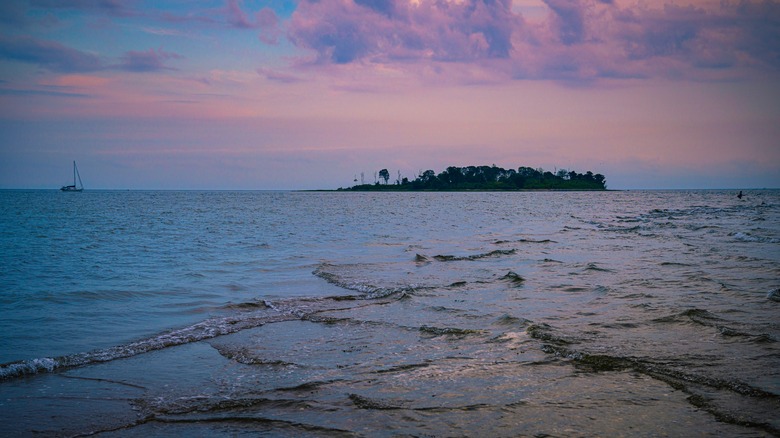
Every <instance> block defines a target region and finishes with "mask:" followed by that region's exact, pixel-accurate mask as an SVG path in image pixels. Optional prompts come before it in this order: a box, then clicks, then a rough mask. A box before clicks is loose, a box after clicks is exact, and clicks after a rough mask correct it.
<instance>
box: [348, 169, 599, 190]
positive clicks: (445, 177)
mask: <svg viewBox="0 0 780 438" xmlns="http://www.w3.org/2000/svg"><path fill="white" fill-rule="evenodd" d="M375 175H376V174H375ZM362 179H363V177H362V174H361V180H362ZM375 179H376V177H375ZM355 182H357V178H355ZM361 182H362V181H361ZM606 188H607V181H606V178H605V177H604V175H602V174H600V173H597V174H593V172H591V171H587V172H585V173H577V172H575V171H573V170H571V171H569V170H566V169H559V170H557V171H556V172H555V173H553V172H550V171H545V170H544V169H542V168H538V169H534V168H531V167H519V168H518V169H517V170H515V169H503V168H501V167H497V166H496V165H495V164H494V165H492V166H466V167H458V166H450V167H448V168H447V169H445V170H444V171H442V172H441V173H439V174H436V172H434V171H433V170H426V171H421V172H420V173H419V175H418V176H417V178H415V179H414V180H411V181H410V180H409V179H408V178H401V175H400V172H399V173H398V178H397V179H396V180H395V181H393V182H392V183H391V182H390V172H389V171H388V170H387V169H382V170H380V171H379V179H378V180H376V181H375V182H374V183H373V184H365V183H361V184H358V185H355V186H352V187H350V188H347V189H339V190H352V191H382V190H384V191H426V190H427V191H449V190H606Z"/></svg>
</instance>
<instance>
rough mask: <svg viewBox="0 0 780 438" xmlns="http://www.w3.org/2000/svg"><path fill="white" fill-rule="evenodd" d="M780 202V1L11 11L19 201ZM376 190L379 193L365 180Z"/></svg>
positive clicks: (5, 61) (184, 1)
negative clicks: (115, 193) (450, 173)
mask: <svg viewBox="0 0 780 438" xmlns="http://www.w3.org/2000/svg"><path fill="white" fill-rule="evenodd" d="M73 160H75V161H77V163H78V167H79V171H80V175H81V178H82V180H83V183H84V185H85V186H86V188H87V189H245V190H278V189H335V188H338V187H349V186H351V185H353V184H354V180H355V179H361V178H363V179H364V180H365V181H366V182H374V180H375V178H376V177H375V174H376V173H377V172H378V171H379V170H380V169H388V170H389V172H390V174H391V175H392V176H393V177H396V176H397V175H398V172H400V174H401V176H402V177H407V178H409V179H413V178H415V177H416V176H417V175H419V174H420V173H421V172H422V171H424V170H427V169H432V170H434V171H436V172H437V173H438V172H441V171H442V170H444V169H445V168H446V167H448V166H469V165H494V164H495V165H497V166H499V167H503V168H506V169H509V168H514V169H517V168H518V167H521V166H527V167H534V168H540V167H541V168H543V169H545V170H550V171H553V172H554V171H556V170H559V169H562V168H563V169H568V170H574V171H577V172H579V173H584V172H586V171H588V170H590V171H593V172H594V173H601V174H603V175H605V176H606V180H607V186H608V188H611V189H642V188H647V189H667V188H680V189H683V188H739V189H749V188H765V187H767V188H778V187H780V2H778V1H769V0H759V1H752V0H733V1H732V0H318V1H315V0H214V1H189V0H3V1H2V2H0V188H3V189H11V188H43V189H45V188H53V189H56V188H58V187H59V186H61V185H65V184H70V183H71V182H72V164H71V163H72V161H73ZM361 174H362V177H361Z"/></svg>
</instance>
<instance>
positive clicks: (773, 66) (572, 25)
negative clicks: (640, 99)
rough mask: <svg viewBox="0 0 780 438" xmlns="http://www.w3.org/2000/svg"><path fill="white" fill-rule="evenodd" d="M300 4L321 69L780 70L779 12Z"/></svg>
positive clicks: (308, 0)
mask: <svg viewBox="0 0 780 438" xmlns="http://www.w3.org/2000/svg"><path fill="white" fill-rule="evenodd" d="M544 4H546V6H547V8H548V14H547V15H546V17H544V18H543V19H541V20H530V19H526V18H525V17H524V16H523V14H522V12H521V11H516V10H515V9H513V5H512V2H511V1H510V0H460V1H456V0H417V1H409V0H354V1H342V0H337V1H313V0H302V1H301V2H300V3H299V4H298V8H297V10H296V11H295V13H294V14H293V16H292V19H291V20H290V23H289V27H288V32H289V38H290V40H291V41H292V42H293V43H294V44H296V45H297V46H299V47H301V48H305V49H309V50H311V51H313V52H314V53H315V54H316V56H315V60H314V63H315V64H319V65H322V64H342V65H343V64H355V63H363V64H366V63H369V64H396V65H401V66H404V65H405V66H407V67H410V66H414V65H418V64H420V63H428V64H433V63H471V64H478V65H481V66H483V67H485V68H489V69H491V70H493V71H494V73H495V74H497V75H503V76H504V77H511V78H515V79H545V78H551V79H574V80H588V79H595V78H614V77H631V78H643V77H687V78H698V79H722V78H730V77H733V76H734V75H740V74H742V73H743V70H745V69H753V70H755V69H758V70H761V71H771V72H776V71H777V70H778V68H779V67H780V26H779V25H778V23H780V4H778V3H775V2H768V1H766V2H760V3H751V2H740V3H733V4H732V3H727V2H724V3H722V4H719V5H717V6H708V7H706V8H705V7H704V6H702V7H694V6H675V5H674V4H671V3H669V4H664V5H660V6H659V5H658V4H656V5H654V7H646V6H637V5H633V6H628V5H625V6H623V5H619V4H618V3H617V2H616V1H613V0H544Z"/></svg>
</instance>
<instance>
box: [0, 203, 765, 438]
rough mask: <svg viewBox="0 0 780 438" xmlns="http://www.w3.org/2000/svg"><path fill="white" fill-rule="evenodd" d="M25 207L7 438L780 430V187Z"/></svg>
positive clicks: (15, 229) (4, 412)
mask: <svg viewBox="0 0 780 438" xmlns="http://www.w3.org/2000/svg"><path fill="white" fill-rule="evenodd" d="M746 194H747V196H746V197H745V198H743V199H742V200H739V199H737V198H736V196H735V194H734V193H732V192H728V191H665V192H660V191H658V192H656V191H632V192H575V193H565V192H519V193H476V192H474V193H333V192H319V193H306V192H112V191H105V192H103V191H91V192H90V191H86V192H83V193H59V192H54V191H0V201H1V202H0V248H2V252H1V253H0V311H1V312H2V318H0V331H1V332H2V333H3V336H2V337H0V363H3V364H4V365H2V367H0V379H2V380H0V423H1V425H0V434H3V435H8V434H30V433H33V432H35V433H41V434H43V435H83V434H91V433H102V434H105V435H119V436H141V435H150V434H151V435H196V436H197V435H200V436H211V435H231V436H232V435H236V434H242V433H249V434H271V435H296V436H300V435H312V436H322V435H337V436H341V435H344V436H362V435H370V436H397V435H413V436H453V435H460V436H476V435H485V434H488V435H492V436H517V435H545V434H546V435H551V436H571V435H585V436H591V435H601V436H606V435H632V436H634V435H639V436H658V435H662V434H667V435H688V434H690V433H691V432H693V433H695V434H701V435H715V434H717V435H724V434H726V435H729V436H741V435H744V436H762V435H767V436H772V435H779V434H780V420H778V416H777V414H776V413H777V412H778V411H780V347H778V340H780V318H778V315H780V290H778V288H780V251H778V248H780V245H779V244H780V191H752V192H746Z"/></svg>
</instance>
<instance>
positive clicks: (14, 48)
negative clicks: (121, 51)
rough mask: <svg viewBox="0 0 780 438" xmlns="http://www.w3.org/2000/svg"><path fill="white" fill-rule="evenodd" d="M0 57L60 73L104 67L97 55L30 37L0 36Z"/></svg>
mask: <svg viewBox="0 0 780 438" xmlns="http://www.w3.org/2000/svg"><path fill="white" fill-rule="evenodd" d="M0 58H6V59H12V60H16V61H22V62H26V63H30V64H37V65H39V66H41V67H43V68H45V69H47V70H50V71H54V72H60V73H80V72H91V71H96V70H101V69H103V68H104V67H105V66H104V64H103V62H102V61H101V59H100V57H98V56H97V55H93V54H91V53H87V52H82V51H79V50H76V49H73V48H70V47H67V46H64V45H62V44H60V43H57V42H54V41H45V40H38V39H35V38H31V37H4V36H0Z"/></svg>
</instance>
